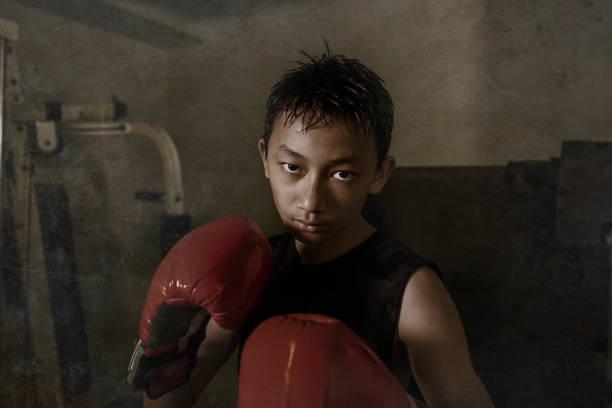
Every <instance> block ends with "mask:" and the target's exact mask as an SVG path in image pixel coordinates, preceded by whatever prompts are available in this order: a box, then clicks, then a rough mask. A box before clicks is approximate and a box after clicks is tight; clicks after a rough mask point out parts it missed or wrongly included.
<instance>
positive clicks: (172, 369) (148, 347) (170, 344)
mask: <svg viewBox="0 0 612 408" xmlns="http://www.w3.org/2000/svg"><path fill="white" fill-rule="evenodd" d="M209 321H210V314H209V313H208V312H207V311H206V310H205V309H202V308H194V307H191V306H174V305H169V304H167V303H162V304H160V306H159V307H158V308H157V310H156V313H155V315H154V316H153V319H152V322H151V329H150V331H149V336H148V337H147V339H145V341H144V344H143V342H142V341H139V342H138V344H137V345H136V349H135V350H134V353H133V355H132V360H131V361H130V365H129V367H128V375H127V382H128V384H129V385H130V386H131V387H132V388H133V389H138V390H142V389H144V390H145V392H146V394H147V396H148V397H149V398H151V399H156V398H159V397H161V396H162V395H164V394H165V393H167V392H169V391H171V390H172V389H174V388H176V387H178V386H179V385H182V384H185V383H186V382H188V381H189V378H190V375H191V371H192V370H193V367H194V366H195V361H196V354H197V351H198V348H199V346H200V344H201V343H202V342H203V341H204V339H205V338H206V326H207V325H208V322H209Z"/></svg>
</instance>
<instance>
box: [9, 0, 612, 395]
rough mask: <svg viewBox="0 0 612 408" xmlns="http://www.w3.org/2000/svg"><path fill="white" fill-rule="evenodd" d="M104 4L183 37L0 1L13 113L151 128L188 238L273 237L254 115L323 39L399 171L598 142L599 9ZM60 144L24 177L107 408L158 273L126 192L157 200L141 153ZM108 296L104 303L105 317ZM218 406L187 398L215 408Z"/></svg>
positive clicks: (153, 208) (153, 233)
mask: <svg viewBox="0 0 612 408" xmlns="http://www.w3.org/2000/svg"><path fill="white" fill-rule="evenodd" d="M55 3H56V2H49V3H46V4H55ZM99 3H100V4H102V2H99ZM66 4H68V3H66ZM75 4H78V3H75ZM104 4H106V5H107V6H108V7H111V6H113V5H114V6H116V7H117V9H118V10H121V11H123V12H125V13H129V14H130V15H131V16H132V17H133V18H136V17H138V18H141V19H146V20H147V21H152V22H155V23H156V24H157V25H158V29H159V30H160V32H161V31H163V30H161V28H163V27H166V28H167V29H171V30H174V31H178V32H182V33H184V34H185V41H184V43H181V40H180V36H178V37H176V38H179V39H178V40H176V41H166V42H164V41H158V40H159V33H158V31H157V30H156V31H151V32H149V34H150V36H147V33H148V32H147V27H148V26H147V25H139V26H135V27H133V30H132V31H130V27H129V24H127V25H124V26H121V27H122V29H121V30H113V27H117V26H116V25H112V24H110V23H109V24H104V23H103V24H93V23H92V22H91V21H87V22H79V21H77V20H79V18H77V17H75V15H74V14H73V15H71V14H70V8H68V9H66V8H64V9H63V10H64V11H63V12H62V13H60V12H58V11H57V10H55V11H54V9H52V8H49V7H48V6H45V5H43V4H42V3H40V4H38V3H37V2H35V1H8V0H0V17H2V18H5V19H9V20H13V21H15V22H16V23H18V24H19V27H20V36H21V37H20V40H19V43H18V47H19V55H20V59H21V66H22V73H21V75H22V84H21V86H22V89H23V94H24V99H25V101H26V103H28V104H37V103H41V102H45V101H48V100H59V101H62V102H66V103H88V102H90V103H91V102H99V101H103V102H104V101H107V100H108V99H109V98H110V96H111V95H117V96H118V97H119V98H121V99H122V100H124V101H125V102H127V103H128V106H129V120H130V121H132V120H133V121H146V122H149V123H156V124H160V125H162V126H164V127H165V128H166V129H167V130H168V131H169V133H170V134H171V135H172V137H173V139H174V141H175V143H176V145H177V148H178V151H179V155H180V157H181V160H182V164H183V174H184V184H185V203H186V209H187V212H188V213H189V214H191V215H192V216H193V224H194V225H198V224H201V223H203V222H206V221H207V220H210V219H212V218H215V217H217V216H219V215H222V214H227V213H242V214H245V215H248V216H251V217H252V218H254V219H255V220H256V221H257V222H258V223H259V224H260V225H261V226H262V227H263V228H264V230H265V231H266V232H267V233H274V232H277V231H280V230H281V226H280V225H279V222H278V220H277V218H276V214H275V211H274V209H273V203H272V200H271V198H270V195H269V194H268V189H267V186H266V180H265V179H264V177H263V174H262V170H261V165H260V163H259V158H258V155H257V151H256V142H257V139H258V138H259V136H260V135H261V133H262V131H263V120H264V106H265V99H266V97H267V92H268V89H269V88H270V87H271V86H272V84H273V83H274V82H275V81H276V80H277V79H278V77H279V76H280V75H281V74H282V73H283V72H284V71H285V70H286V69H288V68H290V67H292V66H293V64H292V63H291V61H293V60H296V59H299V58H300V55H299V50H300V49H303V50H305V51H307V52H309V53H314V54H316V53H321V52H323V50H324V45H323V40H324V39H327V40H328V41H329V44H330V46H331V49H332V52H334V53H341V54H345V55H347V56H351V57H356V58H359V59H361V60H362V61H363V62H364V63H365V64H366V65H368V66H370V67H371V68H372V69H374V70H375V71H376V72H378V73H379V74H380V75H381V76H382V77H383V79H384V80H385V81H386V83H387V84H388V88H389V91H390V92H391V94H392V96H393V98H394V101H395V104H396V130H395V132H394V141H393V144H392V154H394V155H395V156H396V157H397V159H398V163H399V165H401V166H468V165H469V166H479V165H505V164H506V163H507V162H508V161H509V160H536V159H540V160H546V159H548V158H549V157H551V156H558V155H559V154H560V146H561V141H563V140H606V141H610V140H612V117H611V116H610V115H609V112H610V111H612V81H611V74H610V73H611V72H612V51H611V46H610V44H612V41H611V40H612V3H610V2H609V1H604V0H601V1H596V0H593V1H575V2H558V1H535V0H531V1H514V2H504V1H501V0H493V1H446V0H444V1H438V2H429V1H410V2H407V1H400V0H383V1H377V2H373V1H369V0H354V1H341V0H335V1H323V0H314V1H303V0H301V1H283V0H268V1H262V2H241V1H229V2H207V3H205V4H203V5H201V6H200V7H196V6H194V5H193V4H192V3H190V2H170V1H162V0H156V1H148V2H144V1H137V0H135V1H131V2H127V1H118V0H112V1H108V2H105V3H104ZM81 7H83V6H81ZM66 10H68V11H66ZM75 13H76V12H75ZM81 16H82V14H81ZM80 20H81V21H82V20H83V19H82V18H80ZM139 21H140V20H139ZM126 27H127V28H126ZM151 30H153V29H151ZM164 32H165V31H164ZM156 36H157V37H156ZM147 37H150V38H149V39H148V38H147ZM172 38H175V37H172ZM68 142H69V144H68V145H67V146H66V150H65V151H64V153H62V155H61V156H60V157H58V158H55V159H51V158H48V159H45V160H42V161H41V162H40V166H41V168H46V169H47V170H48V171H47V173H46V176H45V177H48V178H49V179H51V180H53V179H55V180H62V181H63V182H64V185H65V186H66V188H67V190H68V194H69V197H70V200H71V205H72V208H71V209H72V212H73V214H74V216H73V217H74V219H75V220H79V221H78V222H76V221H75V224H74V228H73V229H74V231H73V233H74V235H75V242H76V243H77V244H76V251H77V262H78V264H79V265H78V267H79V270H80V271H82V274H83V280H82V282H83V287H82V291H83V293H84V295H83V296H84V298H85V299H87V300H86V301H85V310H86V319H89V320H87V321H88V330H89V331H90V332H89V333H90V335H91V338H92V339H108V338H110V337H113V336H115V337H114V338H115V340H113V343H112V346H110V347H109V346H103V345H102V344H99V343H96V340H93V343H92V344H91V345H90V349H94V347H97V346H99V347H102V348H103V349H105V352H104V353H105V357H103V358H102V359H99V360H96V361H98V362H97V363H96V364H98V365H97V366H96V367H98V368H97V370H98V371H96V372H97V373H98V375H99V378H100V381H99V382H100V383H104V384H102V385H97V386H96V387H97V388H95V389H96V390H97V391H95V393H96V395H97V396H100V398H101V400H100V401H101V402H100V404H101V405H100V406H102V402H104V403H106V402H109V401H110V400H111V399H112V398H111V396H118V395H122V392H123V391H122V390H121V389H120V386H119V385H115V384H114V383H113V381H115V380H117V379H121V377H122V375H123V372H124V368H125V365H126V364H127V358H129V353H130V351H131V350H129V349H130V348H131V340H132V338H133V337H134V336H135V334H136V326H137V323H138V316H139V314H140V308H141V305H142V299H143V297H144V293H145V291H146V287H147V286H148V280H149V279H150V276H151V273H152V271H153V270H154V268H155V265H156V264H157V262H159V253H158V252H157V248H158V232H157V224H156V223H157V217H158V216H159V215H160V214H161V213H162V207H161V205H159V204H157V203H150V202H142V201H137V200H135V199H134V192H135V191H160V190H161V188H162V185H161V180H160V178H161V171H160V169H159V165H158V161H157V153H156V152H155V150H154V149H153V147H152V146H151V145H150V144H149V143H148V142H147V141H146V140H145V139H138V138H135V139H133V140H125V139H122V138H113V139H112V140H108V141H100V140H98V141H91V140H89V141H84V140H69V141H68ZM54 176H55V177H54ZM92 215H95V216H92ZM100 277H102V278H100ZM101 282H102V283H101ZM124 283H125V284H126V286H122V285H124ZM110 293H114V294H115V295H116V296H117V297H120V299H119V300H117V302H118V304H119V306H116V307H115V306H112V307H110V309H109V306H108V302H107V299H108V297H107V294H110ZM117 313H122V314H124V315H125V317H124V318H123V319H122V320H121V323H120V325H121V331H122V333H124V334H122V335H121V336H119V337H118V338H117V336H116V335H115V333H114V332H113V331H112V326H113V325H116V324H117V319H113V318H110V316H116V315H117ZM98 342H103V341H102V340H98ZM113 368H117V371H116V372H115V371H113ZM224 373H225V374H224V375H222V376H220V377H219V379H217V382H218V384H219V386H220V387H224V386H225V387H228V385H227V384H232V381H235V379H234V378H233V377H234V373H235V372H234V371H233V369H232V368H227V367H226V371H225V372H224ZM231 387H232V386H229V388H230V389H231ZM228 392H229V391H222V392H215V391H213V392H209V393H208V394H207V396H205V398H203V399H206V400H208V402H209V404H210V406H227V405H230V406H231V404H232V401H233V400H232V399H231V397H230V398H229V399H228V397H227V394H228ZM102 396H103V397H102ZM215 401H216V402H215ZM215 404H217V405H215ZM500 406H503V404H500Z"/></svg>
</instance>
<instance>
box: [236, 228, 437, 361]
mask: <svg viewBox="0 0 612 408" xmlns="http://www.w3.org/2000/svg"><path fill="white" fill-rule="evenodd" d="M270 243H271V245H272V249H273V253H274V271H273V273H272V276H271V278H270V282H269V283H268V285H267V287H266V290H265V291H264V293H263V295H262V297H261V299H260V301H259V303H258V304H257V306H256V307H255V309H254V311H253V312H252V313H251V315H250V316H249V318H248V319H247V321H246V322H245V325H244V327H243V330H242V333H241V339H240V346H241V350H242V346H243V345H244V342H245V341H246V339H247V337H248V336H249V334H250V333H251V332H252V331H253V330H254V329H255V327H257V325H259V323H261V322H263V321H264V320H266V319H267V318H269V317H272V316H275V315H281V314H289V313H298V312H300V313H318V314H323V315H327V316H331V317H334V318H337V319H339V320H341V321H342V322H343V323H344V324H346V325H347V326H348V327H350V328H351V329H352V330H353V331H354V332H356V333H357V334H358V335H359V336H360V337H361V338H362V339H363V340H364V341H365V342H366V343H367V344H368V345H369V346H370V347H371V348H372V350H373V351H374V352H375V353H376V354H377V355H378V357H379V358H380V359H381V360H382V361H383V363H385V365H386V366H387V368H389V370H391V371H392V372H393V352H394V345H395V342H396V336H397V321H398V318H399V313H400V308H401V302H402V297H403V293H404V288H405V286H406V283H407V282H408V279H409V278H410V276H411V275H412V274H413V273H414V272H415V271H416V270H417V269H418V268H419V267H421V266H423V265H428V266H430V267H432V268H433V269H434V270H436V271H437V266H436V265H435V264H433V263H431V262H428V261H425V260H424V259H423V258H421V257H420V256H418V255H417V254H415V253H414V252H412V251H411V250H409V249H407V248H405V247H404V246H403V245H402V244H401V243H400V242H399V241H397V240H395V239H393V238H391V237H390V236H389V235H387V234H386V233H384V232H382V231H380V230H378V231H376V232H374V233H373V234H372V235H370V236H369V237H368V238H367V239H366V240H365V241H363V242H362V243H361V244H359V245H358V246H357V247H355V248H353V249H352V250H350V251H349V252H347V253H345V254H344V255H341V256H340V257H338V258H336V259H333V260H331V261H328V262H324V263H321V264H314V265H304V264H301V262H300V258H299V255H298V253H297V250H296V248H295V243H294V239H293V237H292V236H291V234H289V233H285V234H282V235H276V236H273V237H271V238H270Z"/></svg>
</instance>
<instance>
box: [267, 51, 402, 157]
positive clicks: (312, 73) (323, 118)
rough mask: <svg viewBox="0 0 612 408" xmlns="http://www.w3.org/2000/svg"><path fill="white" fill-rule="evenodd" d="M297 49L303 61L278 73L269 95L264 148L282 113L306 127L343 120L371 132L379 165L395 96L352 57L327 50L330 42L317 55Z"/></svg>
mask: <svg viewBox="0 0 612 408" xmlns="http://www.w3.org/2000/svg"><path fill="white" fill-rule="evenodd" d="M326 46H327V43H326ZM301 53H302V55H304V56H305V57H306V58H307V61H306V62H303V61H296V62H297V64H298V66H297V67H296V68H294V69H292V70H289V71H287V72H286V73H285V74H284V75H283V76H282V77H281V79H280V80H279V81H278V82H277V83H276V84H275V85H274V86H273V87H272V91H271V93H270V96H269V97H268V103H267V106H266V123H265V130H264V136H263V139H264V142H265V153H266V154H267V153H268V142H269V140H270V135H271V134H272V131H273V129H274V126H275V125H276V124H277V121H278V120H279V119H281V117H284V126H291V125H292V124H293V123H294V122H295V121H296V120H297V119H298V118H299V119H301V120H302V123H303V125H304V127H303V130H305V131H306V130H308V129H310V128H313V127H315V126H317V125H325V126H332V125H333V122H334V121H336V120H343V121H344V122H345V123H346V124H347V125H350V126H352V129H353V130H355V131H357V132H359V133H362V134H363V135H366V136H368V137H369V136H373V137H374V142H375V146H376V153H377V159H378V166H380V165H381V163H382V161H383V160H384V159H385V157H386V156H387V153H388V151H389V145H390V144H391V132H392V131H393V101H392V99H391V95H389V92H388V91H387V90H386V89H385V87H384V81H383V80H382V79H381V78H380V77H379V76H378V75H377V74H376V73H374V72H373V71H372V70H370V69H369V68H367V67H366V66H364V65H363V64H362V63H361V62H360V61H358V60H356V59H350V58H346V57H344V56H342V55H330V52H329V47H327V53H326V54H323V55H321V56H311V55H309V54H307V53H306V52H304V51H302V52H301Z"/></svg>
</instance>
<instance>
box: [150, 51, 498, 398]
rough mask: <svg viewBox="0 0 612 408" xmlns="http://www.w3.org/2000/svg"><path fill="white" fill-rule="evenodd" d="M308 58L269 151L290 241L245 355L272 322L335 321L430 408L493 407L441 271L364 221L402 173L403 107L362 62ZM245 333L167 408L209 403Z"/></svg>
mask: <svg viewBox="0 0 612 408" xmlns="http://www.w3.org/2000/svg"><path fill="white" fill-rule="evenodd" d="M306 57H307V58H308V61H307V62H305V63H300V65H299V66H298V67H297V68H296V69H294V70H292V71H289V72H287V73H286V74H285V75H284V76H283V77H282V78H281V80H280V81H279V82H278V83H277V84H276V85H275V86H274V87H273V89H272V92H271V94H270V97H269V99H268V104H267V114H266V123H265V132H264V136H263V138H262V139H261V140H259V144H258V148H259V152H260V155H261V159H262V162H263V166H264V172H265V176H266V177H267V178H268V179H269V182H270V187H271V190H272V194H273V197H274V202H275V205H276V208H277V210H278V213H279V215H280V218H281V220H282V222H283V224H284V225H285V227H286V228H287V230H288V232H287V233H285V234H283V235H280V236H276V237H272V238H271V239H270V242H271V244H272V248H273V251H274V258H275V259H274V261H275V270H274V273H273V277H272V279H271V280H270V282H269V284H268V287H267V289H266V292H265V293H264V295H263V296H262V298H261V299H260V301H259V303H258V306H257V307H256V308H255V310H254V311H253V313H252V314H251V316H250V317H249V319H248V320H247V322H246V323H245V324H244V325H243V327H242V330H241V333H240V343H241V345H242V344H244V342H245V341H246V338H247V337H248V335H249V334H250V333H251V331H252V330H254V329H255V327H257V325H258V324H259V323H261V322H262V321H263V320H265V319H266V318H268V317H271V316H274V315H279V314H288V313H294V312H301V313H318V314H324V315H329V316H332V317H335V318H338V319H340V320H341V321H342V322H343V323H345V324H346V325H347V326H349V327H350V328H351V329H352V330H353V331H354V332H356V333H357V334H358V335H359V336H360V337H361V338H362V339H364V340H365V341H366V343H367V344H368V345H369V346H370V347H371V348H372V349H373V350H374V352H376V354H377V355H378V356H379V358H380V359H381V360H382V361H383V362H384V363H385V365H386V366H387V367H388V368H389V369H390V370H391V371H392V372H393V373H394V374H395V376H396V377H397V379H398V380H399V381H400V382H401V383H402V385H404V386H407V385H408V382H409V381H410V380H411V379H412V378H414V379H415V380H416V383H417V384H418V386H419V388H420V391H421V392H422V396H423V397H424V400H425V402H426V403H427V405H428V406H430V407H491V406H493V404H492V402H491V399H490V397H489V395H488V393H487V391H486V389H485V387H484V386H483V385H482V383H481V381H480V379H479V378H478V376H477V374H476V373H475V371H474V369H473V367H472V364H471V360H470V356H469V351H468V346H467V341H466V337H465V333H464V330H463V327H462V325H461V322H460V319H459V316H458V313H457V310H456V308H455V306H454V304H453V302H452V300H451V298H450V296H449V294H448V293H447V291H446V289H445V288H444V286H443V284H442V283H441V281H440V279H439V278H438V276H437V274H436V272H435V271H434V270H433V269H432V267H433V264H430V263H427V262H426V261H424V260H423V259H421V258H420V257H418V256H417V255H416V254H414V253H412V252H411V251H410V250H408V249H406V248H404V247H403V246H402V245H401V244H399V243H398V242H397V241H395V240H394V239H392V238H391V237H389V236H388V235H386V234H385V233H383V232H381V231H378V230H376V228H374V227H373V226H372V225H370V224H369V223H368V222H367V221H366V219H365V218H364V217H363V216H362V209H363V206H364V203H365V201H366V198H367V197H368V195H369V194H377V193H379V192H380V191H381V190H382V188H383V187H384V185H385V183H386V181H387V179H388V178H389V176H390V175H391V173H392V171H393V168H394V166H395V160H394V158H393V157H391V156H387V153H388V149H389V145H390V141H391V132H392V128H393V103H392V100H391V97H390V95H389V94H388V92H387V91H386V90H385V88H384V86H383V81H382V80H381V79H380V78H379V77H378V76H377V75H376V74H375V73H374V72H372V71H370V70H369V69H368V68H366V67H365V66H363V65H362V64H361V63H360V62H359V61H357V60H354V59H347V58H344V57H342V56H332V55H329V52H328V53H327V54H325V55H323V56H321V57H310V56H308V55H306ZM209 332H210V334H209ZM237 335H238V333H236V332H231V331H226V330H223V329H221V328H220V327H218V326H216V325H215V324H214V321H212V320H211V324H209V327H208V328H207V338H208V339H210V340H211V341H213V340H214V339H218V340H217V341H216V343H215V344H217V346H211V345H210V344H209V345H207V346H205V347H201V348H200V350H199V352H198V363H197V365H196V368H195V369H194V372H193V374H192V379H191V381H190V383H189V384H187V385H185V386H183V387H182V388H179V389H177V390H175V391H173V392H171V393H170V394H168V395H166V396H164V397H163V398H160V399H159V400H156V402H159V403H163V402H164V401H172V398H173V396H177V395H183V398H184V400H185V401H193V400H194V398H197V395H198V394H199V392H201V390H202V389H203V388H204V386H205V385H206V383H208V380H209V379H210V378H211V377H212V375H214V373H215V372H216V370H217V369H218V367H220V365H222V364H223V362H224V361H225V359H226V358H227V356H228V355H229V354H230V353H231V351H232V349H233V347H232V346H230V344H234V340H235V339H236V336H237ZM145 400H146V402H151V401H148V400H147V399H146V398H145Z"/></svg>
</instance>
